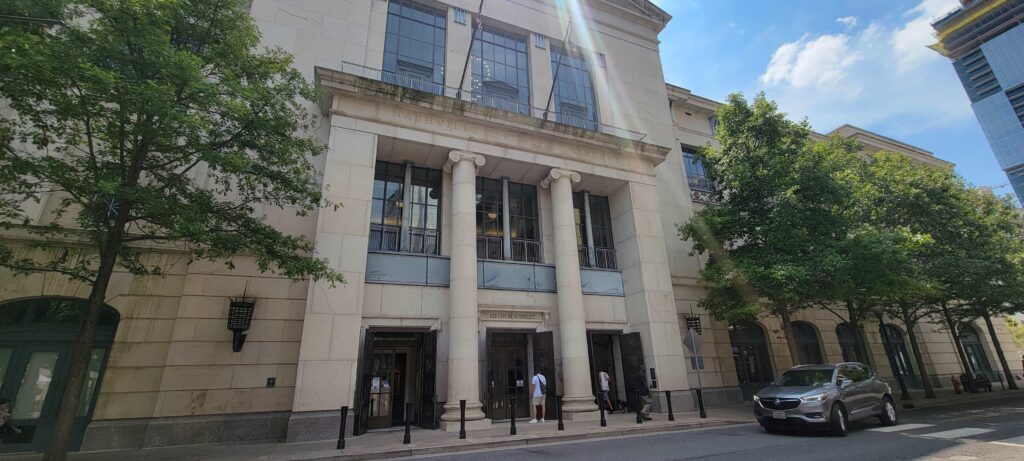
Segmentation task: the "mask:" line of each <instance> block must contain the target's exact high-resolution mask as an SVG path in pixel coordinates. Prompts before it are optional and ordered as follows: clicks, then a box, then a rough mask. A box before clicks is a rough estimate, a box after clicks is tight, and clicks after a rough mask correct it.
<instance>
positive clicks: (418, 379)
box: [353, 331, 436, 435]
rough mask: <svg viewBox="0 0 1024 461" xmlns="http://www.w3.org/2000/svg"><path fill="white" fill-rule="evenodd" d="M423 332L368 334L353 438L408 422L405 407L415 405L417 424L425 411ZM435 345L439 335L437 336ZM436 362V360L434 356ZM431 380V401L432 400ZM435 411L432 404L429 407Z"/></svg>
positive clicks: (413, 414) (414, 417) (412, 414)
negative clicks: (423, 406) (408, 403)
mask: <svg viewBox="0 0 1024 461" xmlns="http://www.w3.org/2000/svg"><path fill="white" fill-rule="evenodd" d="M424 336H425V335H424V334H423V333H410V332H401V333H399V332H396V333H389V332H379V331H378V332H374V331H367V332H366V339H364V341H363V361H362V363H361V364H360V370H361V373H360V380H361V382H360V383H359V389H360V391H361V393H360V399H359V403H358V404H357V408H358V409H359V411H358V413H357V415H356V416H357V421H358V423H357V424H356V427H354V428H353V434H354V435H361V434H364V433H366V431H367V430H368V429H381V428H386V427H391V426H398V425H402V424H404V423H405V417H406V415H405V404H406V403H407V402H410V403H412V404H413V408H412V413H410V414H409V418H410V423H413V424H420V423H417V415H418V414H419V413H420V412H421V411H422V407H421V405H422V400H423V399H422V395H423V385H422V382H423V375H424V373H423V372H422V369H421V367H422V365H423V364H424V359H422V358H421V353H420V350H421V346H422V344H423V339H424ZM434 338H435V341H434V344H436V336H435V337H434ZM431 360H433V357H431ZM430 366H432V367H433V362H431V364H430ZM432 384H433V381H431V390H429V393H430V400H433V385H432ZM430 407H431V408H433V406H432V405H430Z"/></svg>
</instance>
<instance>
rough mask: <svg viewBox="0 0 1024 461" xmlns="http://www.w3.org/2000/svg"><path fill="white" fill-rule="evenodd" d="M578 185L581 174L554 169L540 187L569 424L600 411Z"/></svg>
mask: <svg viewBox="0 0 1024 461" xmlns="http://www.w3.org/2000/svg"><path fill="white" fill-rule="evenodd" d="M579 181H580V175H579V173H576V172H574V171H568V170H561V169H557V168H555V169H552V170H551V172H550V173H548V176H547V177H546V178H544V180H543V181H541V183H540V185H541V187H544V188H550V189H551V206H552V218H553V219H552V221H553V224H554V237H555V284H556V286H557V287H558V328H559V337H560V339H561V346H562V347H561V349H562V395H563V397H562V412H563V415H564V416H565V418H566V419H570V420H571V419H589V418H590V417H591V416H593V415H594V414H595V413H594V412H595V411H597V406H596V405H594V395H593V391H592V387H591V383H590V357H589V354H588V353H587V324H586V315H585V312H584V310H583V290H582V288H581V286H580V261H579V256H578V254H577V250H576V224H575V221H574V220H573V210H572V183H574V182H579Z"/></svg>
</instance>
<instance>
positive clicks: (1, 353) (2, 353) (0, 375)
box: [0, 349, 12, 384]
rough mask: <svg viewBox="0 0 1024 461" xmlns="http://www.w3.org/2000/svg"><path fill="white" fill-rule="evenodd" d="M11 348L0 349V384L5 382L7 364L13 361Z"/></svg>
mask: <svg viewBox="0 0 1024 461" xmlns="http://www.w3.org/2000/svg"><path fill="white" fill-rule="evenodd" d="M11 353H12V350H11V349H0V384H3V382H4V376H6V375H7V366H8V365H9V364H10V363H11Z"/></svg>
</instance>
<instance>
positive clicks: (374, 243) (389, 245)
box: [369, 224, 441, 255]
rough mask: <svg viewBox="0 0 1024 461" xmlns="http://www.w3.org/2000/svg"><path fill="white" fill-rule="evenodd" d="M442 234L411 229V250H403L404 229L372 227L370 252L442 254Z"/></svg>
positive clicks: (427, 230) (431, 230)
mask: <svg viewBox="0 0 1024 461" xmlns="http://www.w3.org/2000/svg"><path fill="white" fill-rule="evenodd" d="M440 237H441V234H440V232H438V231H436V230H433V229H421V228H415V227H414V228H410V229H409V248H408V249H406V250H404V251H403V250H402V228H401V227H398V226H386V225H382V224H371V225H370V242H369V250H370V251H390V252H405V253H417V254H430V255H436V254H441V241H440V240H441V238H440Z"/></svg>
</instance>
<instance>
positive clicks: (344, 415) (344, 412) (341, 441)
mask: <svg viewBox="0 0 1024 461" xmlns="http://www.w3.org/2000/svg"><path fill="white" fill-rule="evenodd" d="M346 419H348V407H347V406H346V407H341V424H340V426H341V427H340V428H339V429H340V430H339V431H338V449H339V450H344V449H345V420H346Z"/></svg>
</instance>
